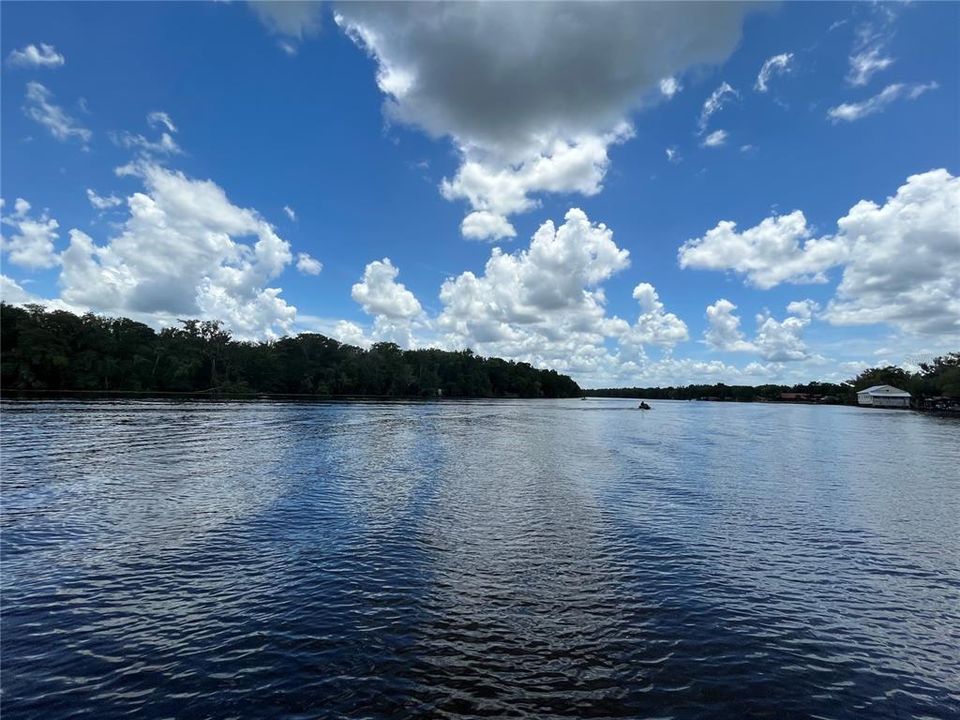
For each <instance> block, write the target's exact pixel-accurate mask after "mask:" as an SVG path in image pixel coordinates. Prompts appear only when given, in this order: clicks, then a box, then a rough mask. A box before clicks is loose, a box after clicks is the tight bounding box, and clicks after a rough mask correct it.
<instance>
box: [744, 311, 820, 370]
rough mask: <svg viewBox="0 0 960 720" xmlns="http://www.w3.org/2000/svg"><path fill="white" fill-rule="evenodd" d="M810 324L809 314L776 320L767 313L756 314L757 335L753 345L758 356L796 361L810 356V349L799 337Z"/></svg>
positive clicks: (773, 360) (775, 360) (767, 358)
mask: <svg viewBox="0 0 960 720" xmlns="http://www.w3.org/2000/svg"><path fill="white" fill-rule="evenodd" d="M809 324H810V316H809V315H807V316H806V317H804V316H798V315H795V316H790V317H787V318H785V319H784V320H782V321H777V320H776V319H775V318H774V317H773V316H771V315H770V314H769V313H763V314H760V315H758V316H757V336H756V339H755V340H754V343H753V344H754V345H755V347H756V349H757V352H759V353H760V357H762V358H763V359H764V360H767V361H770V362H798V361H800V360H806V359H808V358H809V357H810V351H809V350H808V349H807V346H806V344H805V343H804V341H803V338H802V337H801V333H802V331H803V329H804V328H805V327H806V326H807V325H809Z"/></svg>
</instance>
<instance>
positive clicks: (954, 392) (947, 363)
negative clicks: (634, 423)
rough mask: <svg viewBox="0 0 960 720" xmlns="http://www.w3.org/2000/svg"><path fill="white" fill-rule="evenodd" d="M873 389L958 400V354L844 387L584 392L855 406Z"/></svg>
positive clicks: (873, 374) (870, 374) (869, 373)
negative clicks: (802, 399) (791, 399)
mask: <svg viewBox="0 0 960 720" xmlns="http://www.w3.org/2000/svg"><path fill="white" fill-rule="evenodd" d="M874 385H892V386H894V387H897V388H900V389H901V390H906V391H907V392H909V393H910V394H911V395H913V397H914V398H916V399H923V398H933V397H960V352H955V353H949V354H947V355H943V356H941V357H938V358H934V359H933V360H931V361H930V362H928V363H921V364H920V365H919V370H918V371H917V372H909V371H907V370H904V369H903V368H899V367H895V366H892V365H888V366H886V367H876V368H870V369H868V370H864V371H863V372H861V373H860V374H859V375H857V376H856V377H855V378H852V379H850V380H848V381H847V382H844V383H822V382H810V383H806V384H799V385H772V384H770V385H759V386H753V385H725V384H724V383H717V384H714V385H686V386H683V387H665V388H664V387H633V388H599V389H595V390H586V391H584V392H585V394H587V395H591V396H596V397H622V398H648V399H652V400H700V399H709V400H726V401H735V402H754V401H757V400H781V399H782V396H783V394H785V393H787V394H793V395H802V396H806V397H807V398H809V399H811V400H817V401H819V402H826V403H837V404H856V402H857V391H858V390H863V389H864V388H868V387H872V386H874Z"/></svg>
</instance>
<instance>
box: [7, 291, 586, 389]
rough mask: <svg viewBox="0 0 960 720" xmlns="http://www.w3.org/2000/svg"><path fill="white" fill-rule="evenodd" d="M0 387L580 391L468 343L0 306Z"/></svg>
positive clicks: (547, 373)
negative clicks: (163, 322)
mask: <svg viewBox="0 0 960 720" xmlns="http://www.w3.org/2000/svg"><path fill="white" fill-rule="evenodd" d="M0 387H2V389H3V390H5V391H11V390H41V391H50V392H58V391H59V392H66V391H90V392H117V391H138V392H144V393H150V392H157V393H164V392H181V393H210V394H215V395H219V394H223V395H231V394H297V395H317V396H329V395H335V396H349V395H352V396H362V395H365V396H393V397H437V396H438V395H442V396H443V397H523V398H538V397H546V398H562V397H578V396H580V395H581V394H582V393H581V390H580V387H579V386H578V385H577V383H576V382H574V381H573V380H572V379H571V378H569V377H567V376H566V375H561V374H559V373H557V372H556V371H554V370H540V369H537V368H534V367H533V366H531V365H530V364H528V363H522V362H512V361H507V360H501V359H500V358H484V357H481V356H479V355H476V354H474V353H473V352H472V351H471V350H464V351H460V352H448V351H444V350H436V349H424V350H401V349H400V347H399V346H397V345H396V344H394V343H387V342H382V343H376V344H375V345H373V346H372V347H371V348H370V349H363V348H360V347H356V346H353V345H346V344H343V343H340V342H337V341H336V340H334V339H332V338H329V337H326V336H324V335H320V334H315V333H302V334H300V335H297V336H296V337H284V338H281V339H279V340H275V341H270V342H241V341H237V340H234V339H233V338H232V337H231V335H230V333H229V332H228V331H227V330H226V329H225V328H224V327H223V325H222V323H220V322H217V321H200V320H181V321H180V326H179V327H169V328H164V329H163V330H161V331H160V332H159V333H158V332H155V331H154V330H153V329H152V328H151V327H149V326H148V325H145V324H143V323H140V322H136V321H134V320H130V319H128V318H111V317H103V316H99V315H94V314H92V313H88V314H86V315H75V314H73V313H70V312H66V311H63V310H52V311H48V310H47V309H45V308H44V307H42V306H40V305H26V306H23V307H19V306H13V305H8V304H5V303H3V304H0Z"/></svg>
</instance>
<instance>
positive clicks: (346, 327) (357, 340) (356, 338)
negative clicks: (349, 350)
mask: <svg viewBox="0 0 960 720" xmlns="http://www.w3.org/2000/svg"><path fill="white" fill-rule="evenodd" d="M331 337H333V338H334V339H335V340H338V341H340V342H342V343H344V344H345V345H356V346H357V347H369V346H370V340H369V339H368V338H367V336H366V335H365V334H364V332H363V328H361V327H360V326H359V325H357V324H356V323H352V322H349V321H348V320H340V321H339V322H338V323H337V324H336V325H335V326H334V328H333V330H332V331H331Z"/></svg>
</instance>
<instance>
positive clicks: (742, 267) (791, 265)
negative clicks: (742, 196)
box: [678, 210, 847, 289]
mask: <svg viewBox="0 0 960 720" xmlns="http://www.w3.org/2000/svg"><path fill="white" fill-rule="evenodd" d="M812 234H813V233H812V231H811V229H810V227H809V226H808V225H807V219H806V217H804V214H803V213H802V212H800V211H799V210H795V211H794V212H792V213H790V214H789V215H778V216H774V217H768V218H765V219H764V220H763V221H762V222H761V223H760V224H759V225H756V226H754V227H752V228H748V229H746V230H744V231H742V232H738V231H737V224H736V223H734V222H731V221H729V220H723V221H721V222H719V223H717V226H716V227H714V228H713V229H712V230H708V231H707V233H706V234H705V235H704V236H703V237H699V238H694V239H692V240H688V241H687V242H685V243H684V244H683V245H682V246H681V248H680V251H679V253H678V259H679V262H680V267H682V268H697V269H702V270H733V271H735V272H737V273H741V274H743V275H745V276H746V279H747V282H749V283H750V284H751V285H754V286H756V287H758V288H763V289H767V288H771V287H773V286H774V285H778V284H780V283H782V282H791V283H804V282H826V276H825V275H824V272H825V271H826V270H828V269H829V268H831V267H834V266H836V265H837V264H839V263H840V262H842V261H843V260H844V258H845V257H846V254H847V246H846V243H845V242H843V241H842V240H840V239H835V238H821V239H816V238H814V237H812Z"/></svg>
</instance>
